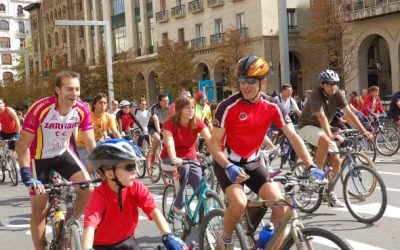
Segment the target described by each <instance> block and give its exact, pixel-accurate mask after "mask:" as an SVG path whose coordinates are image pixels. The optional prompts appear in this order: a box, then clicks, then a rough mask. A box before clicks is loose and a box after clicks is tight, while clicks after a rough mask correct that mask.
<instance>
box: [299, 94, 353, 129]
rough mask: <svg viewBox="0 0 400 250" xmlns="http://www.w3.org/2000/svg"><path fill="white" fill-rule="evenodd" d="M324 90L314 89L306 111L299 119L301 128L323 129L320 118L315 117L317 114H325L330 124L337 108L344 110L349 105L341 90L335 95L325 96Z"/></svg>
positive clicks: (306, 105)
mask: <svg viewBox="0 0 400 250" xmlns="http://www.w3.org/2000/svg"><path fill="white" fill-rule="evenodd" d="M322 91H323V90H322V89H319V88H318V89H314V90H313V92H312V93H311V96H310V98H308V100H307V102H306V104H305V106H304V109H303V111H302V113H301V116H300V118H299V128H302V127H305V126H307V125H312V126H316V127H319V128H320V127H321V124H320V123H319V121H318V118H317V117H316V116H315V115H313V114H314V113H316V112H324V114H325V116H326V118H327V119H328V122H329V123H330V122H331V121H332V119H333V117H334V116H335V114H336V108H340V109H343V108H344V107H346V106H347V105H348V103H347V100H346V98H345V97H344V95H342V93H340V91H339V90H337V91H336V92H335V94H333V95H330V96H329V97H328V96H325V95H324V94H323V92H322Z"/></svg>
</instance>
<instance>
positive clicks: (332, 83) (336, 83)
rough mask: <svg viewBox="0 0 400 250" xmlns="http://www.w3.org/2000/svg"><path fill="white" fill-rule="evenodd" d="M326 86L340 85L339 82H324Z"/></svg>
mask: <svg viewBox="0 0 400 250" xmlns="http://www.w3.org/2000/svg"><path fill="white" fill-rule="evenodd" d="M324 84H326V85H329V86H330V87H333V86H338V85H339V83H338V82H324Z"/></svg>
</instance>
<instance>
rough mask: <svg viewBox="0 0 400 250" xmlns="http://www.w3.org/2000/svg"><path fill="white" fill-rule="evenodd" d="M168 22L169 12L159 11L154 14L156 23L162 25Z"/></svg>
mask: <svg viewBox="0 0 400 250" xmlns="http://www.w3.org/2000/svg"><path fill="white" fill-rule="evenodd" d="M168 20H169V10H165V9H164V10H161V11H160V12H157V13H156V22H159V23H163V22H167V21H168Z"/></svg>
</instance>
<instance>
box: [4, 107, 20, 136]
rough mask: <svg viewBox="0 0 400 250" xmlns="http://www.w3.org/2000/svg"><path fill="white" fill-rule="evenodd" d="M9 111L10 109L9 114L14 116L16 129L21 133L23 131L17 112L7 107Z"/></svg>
mask: <svg viewBox="0 0 400 250" xmlns="http://www.w3.org/2000/svg"><path fill="white" fill-rule="evenodd" d="M7 111H8V114H9V115H10V116H11V118H13V120H14V122H15V126H16V129H17V133H18V134H19V133H20V132H21V123H20V122H19V119H18V116H17V113H16V112H15V110H14V109H12V108H7Z"/></svg>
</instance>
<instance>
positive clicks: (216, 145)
mask: <svg viewBox="0 0 400 250" xmlns="http://www.w3.org/2000/svg"><path fill="white" fill-rule="evenodd" d="M224 135H225V129H223V128H219V127H214V128H213V133H212V135H211V140H210V152H211V154H212V156H213V158H214V159H215V161H216V162H218V164H219V165H221V166H226V165H227V164H228V163H229V160H228V159H227V158H226V156H225V155H224V152H222V150H221V144H220V143H221V141H222V138H223V136H224Z"/></svg>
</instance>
